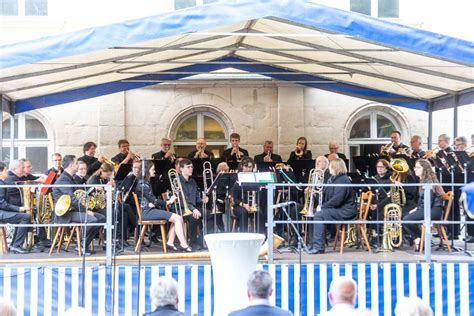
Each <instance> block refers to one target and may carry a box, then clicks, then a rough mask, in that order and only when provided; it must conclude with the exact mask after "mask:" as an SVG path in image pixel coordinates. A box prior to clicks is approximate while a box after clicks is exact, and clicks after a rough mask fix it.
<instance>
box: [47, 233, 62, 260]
mask: <svg viewBox="0 0 474 316" xmlns="http://www.w3.org/2000/svg"><path fill="white" fill-rule="evenodd" d="M63 229H64V227H58V230H57V231H56V234H54V239H53V243H52V244H51V248H49V255H50V256H51V255H52V254H53V251H54V247H55V246H56V242H58V243H59V240H58V238H59V235H61V232H62V230H63Z"/></svg>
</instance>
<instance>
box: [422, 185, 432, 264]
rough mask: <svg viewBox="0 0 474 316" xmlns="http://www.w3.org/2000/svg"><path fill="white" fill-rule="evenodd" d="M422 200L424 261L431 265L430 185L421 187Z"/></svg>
mask: <svg viewBox="0 0 474 316" xmlns="http://www.w3.org/2000/svg"><path fill="white" fill-rule="evenodd" d="M423 191H424V192H423V194H424V196H423V199H424V216H425V222H424V223H423V226H424V228H425V240H424V244H425V261H426V263H431V184H430V183H425V184H424V185H423Z"/></svg>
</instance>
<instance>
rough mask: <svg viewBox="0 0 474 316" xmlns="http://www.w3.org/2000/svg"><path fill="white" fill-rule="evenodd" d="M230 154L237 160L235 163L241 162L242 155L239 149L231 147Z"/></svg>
mask: <svg viewBox="0 0 474 316" xmlns="http://www.w3.org/2000/svg"><path fill="white" fill-rule="evenodd" d="M232 153H234V154H235V158H237V161H241V160H242V156H243V155H244V154H243V153H242V152H241V151H240V150H239V147H237V148H235V147H232Z"/></svg>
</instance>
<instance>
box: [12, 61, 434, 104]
mask: <svg viewBox="0 0 474 316" xmlns="http://www.w3.org/2000/svg"><path fill="white" fill-rule="evenodd" d="M214 61H220V62H239V61H240V62H241V61H245V60H243V59H240V58H237V57H226V58H220V59H217V60H214ZM228 67H229V66H228V65H225V64H194V65H189V66H184V67H180V68H176V69H172V71H174V72H183V74H173V75H171V74H161V75H160V74H153V75H141V76H137V77H134V78H129V79H126V80H123V81H117V82H111V83H106V84H100V85H95V86H91V87H85V88H80V89H75V90H69V91H65V92H59V93H54V94H50V95H46V96H40V97H34V98H30V99H24V100H19V101H16V108H15V111H16V113H21V112H26V111H31V110H36V109H40V108H44V107H48V106H53V105H58V104H63V103H69V102H75V101H80V100H84V99H90V98H94V97H98V96H103V95H107V94H112V93H117V92H120V91H126V90H131V89H137V88H142V87H146V86H151V85H156V84H159V83H160V81H163V80H179V79H183V78H186V77H189V76H191V75H190V74H189V73H188V72H206V71H207V72H212V71H216V70H220V69H224V68H228ZM232 67H233V68H236V69H240V70H243V71H249V72H254V73H265V72H287V74H278V75H277V74H273V75H268V74H265V76H267V77H271V78H274V79H277V80H283V81H301V83H299V84H301V85H304V86H308V87H314V88H318V89H322V90H326V91H331V92H335V93H340V94H344V95H348V96H352V97H357V98H363V99H367V100H372V101H376V102H382V103H386V104H392V105H396V106H401V107H407V108H411V109H417V110H423V111H426V110H427V102H426V101H423V100H417V99H413V98H408V97H404V96H400V95H397V94H394V93H387V92H383V91H379V90H374V89H369V88H365V87H359V86H356V85H351V84H346V83H340V82H337V81H334V82H333V83H328V82H327V81H328V79H327V78H322V77H317V76H312V75H301V74H295V73H292V72H291V71H289V70H286V69H283V68H279V67H275V66H269V65H263V64H232ZM134 80H136V81H140V80H146V81H148V82H133V81H134ZM305 81H311V82H308V83H305ZM314 81H324V82H322V83H313V82H314Z"/></svg>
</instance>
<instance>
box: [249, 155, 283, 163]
mask: <svg viewBox="0 0 474 316" xmlns="http://www.w3.org/2000/svg"><path fill="white" fill-rule="evenodd" d="M266 155H267V154H266V153H263V154H260V155H256V156H255V157H254V158H253V160H254V161H255V163H261V162H264V161H263V158H265V156H266ZM270 157H271V158H272V160H273V161H274V162H283V160H282V159H281V156H280V155H277V154H273V153H272V154H271V156H270Z"/></svg>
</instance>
